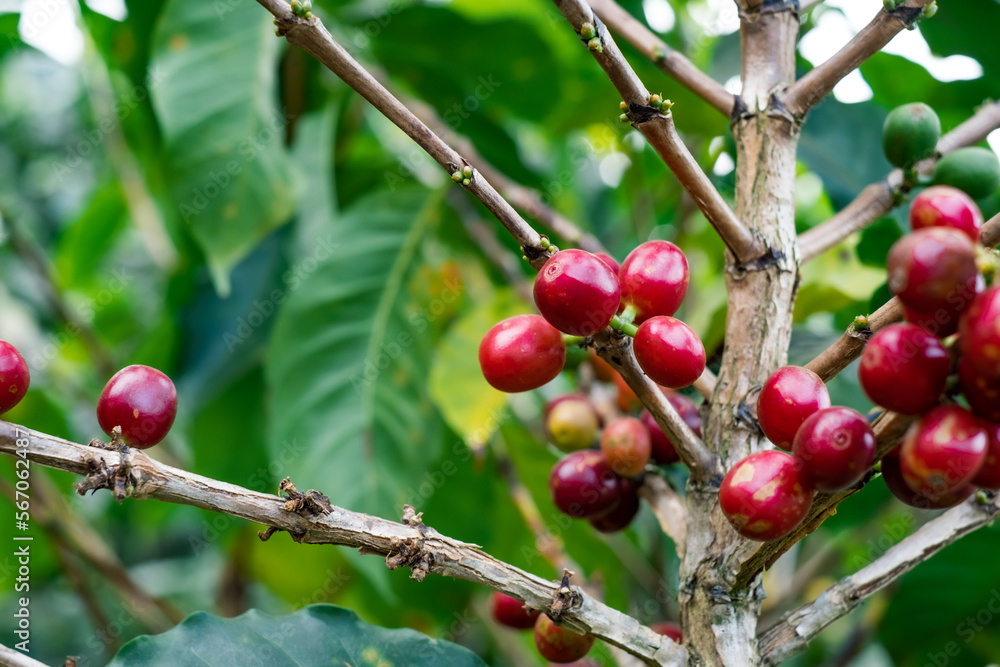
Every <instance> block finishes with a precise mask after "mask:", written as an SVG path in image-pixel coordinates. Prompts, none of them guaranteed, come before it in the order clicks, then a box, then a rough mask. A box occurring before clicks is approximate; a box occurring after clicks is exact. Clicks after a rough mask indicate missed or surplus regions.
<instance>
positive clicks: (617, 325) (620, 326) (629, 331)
mask: <svg viewBox="0 0 1000 667" xmlns="http://www.w3.org/2000/svg"><path fill="white" fill-rule="evenodd" d="M624 314H625V313H622V315H615V316H614V317H612V318H611V328H612V329H614V330H616V331H621V332H622V333H623V334H625V335H626V336H631V337H632V338H635V334H636V332H637V331H639V327H637V326H635V325H634V324H632V323H631V322H626V321H625V318H624V317H623V315H624Z"/></svg>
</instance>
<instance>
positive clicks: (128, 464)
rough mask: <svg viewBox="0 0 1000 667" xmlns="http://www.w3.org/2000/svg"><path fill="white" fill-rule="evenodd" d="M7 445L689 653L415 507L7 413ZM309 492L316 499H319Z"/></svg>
mask: <svg viewBox="0 0 1000 667" xmlns="http://www.w3.org/2000/svg"><path fill="white" fill-rule="evenodd" d="M0 453H3V454H6V455H8V456H16V457H19V458H20V457H23V458H26V459H28V460H30V461H31V462H32V463H35V464H38V465H43V466H46V467H49V468H55V469H57V470H65V471H68V472H72V473H75V474H78V475H86V476H87V478H86V480H85V481H84V482H81V483H79V484H78V485H77V488H78V489H79V490H80V491H81V492H83V491H86V490H88V489H99V488H107V487H112V486H113V487H115V491H116V492H118V491H120V492H121V493H122V494H125V495H127V496H129V497H132V498H140V499H141V498H155V499H158V500H163V501H166V502H171V503H178V504H182V505H191V506H193V507H200V508H202V509H206V510H210V511H212V512H218V513H221V514H228V515H230V516H235V517H239V518H241V519H246V520H247V521H252V522H254V523H259V524H263V525H265V526H269V527H270V528H269V529H268V530H267V531H265V533H264V534H263V535H262V537H263V538H266V537H268V536H270V535H271V534H272V533H273V532H275V531H276V530H281V531H287V532H288V533H290V534H291V535H292V538H293V539H295V540H296V541H297V542H300V543H304V544H336V545H341V546H346V547H351V548H355V549H358V550H359V551H361V552H362V553H365V554H377V555H380V556H384V557H385V558H386V564H387V566H389V567H390V568H393V569H395V568H398V567H409V568H410V569H411V571H412V573H413V574H412V576H413V578H415V579H417V580H421V579H423V577H424V576H426V575H427V574H440V575H444V576H448V577H454V578H457V579H464V580H466V581H472V582H475V583H478V584H482V585H485V586H489V587H490V588H494V589H496V590H499V591H502V592H504V593H506V594H507V595H511V596H513V597H516V598H518V599H520V600H523V601H524V602H525V604H526V605H527V606H529V607H531V608H534V609H540V610H542V611H545V612H546V613H549V614H551V615H553V616H554V617H558V618H559V621H560V623H562V624H563V625H565V626H567V627H570V628H573V629H574V630H577V631H578V632H587V633H590V634H592V635H594V636H595V637H598V638H600V639H603V640H604V641H606V642H608V643H609V644H612V645H614V646H617V647H619V648H621V649H623V650H625V651H627V652H628V653H630V654H632V655H635V656H636V657H638V658H640V659H641V660H642V661H643V662H644V663H646V664H648V665H667V666H677V667H680V666H681V665H685V664H686V662H687V654H686V651H685V650H684V649H683V648H682V647H680V646H678V645H677V644H675V643H674V642H672V641H671V640H669V639H666V638H664V637H662V636H660V635H658V634H656V633H655V632H653V631H652V630H651V629H649V628H648V627H645V626H643V625H641V624H640V623H639V622H638V621H636V620H635V619H634V618H632V617H630V616H628V615H627V614H623V613H621V612H620V611H617V610H615V609H612V608H611V607H608V606H607V605H604V604H603V603H601V602H599V601H597V600H595V599H594V598H593V597H591V596H589V595H586V594H585V593H583V592H582V591H581V590H580V589H579V588H577V587H572V588H571V589H569V590H564V589H563V588H562V586H561V584H560V583H559V582H551V581H546V580H544V579H542V578H541V577H537V576H535V575H533V574H529V573H527V572H525V571H523V570H521V569H519V568H516V567H514V566H513V565H508V564H507V563H504V562H502V561H499V560H497V559H496V558H493V557H492V556H490V555H489V554H486V553H484V552H483V551H482V550H480V549H479V547H477V546H476V545H474V544H467V543H465V542H460V541H458V540H455V539H453V538H450V537H447V536H445V535H442V534H440V533H438V532H437V531H436V530H434V529H432V528H429V527H428V526H426V525H424V524H423V523H422V520H421V518H420V515H419V514H415V513H414V511H413V509H412V508H407V510H406V511H404V522H403V523H396V522H394V521H387V520H385V519H380V518H377V517H373V516H369V515H367V514H360V513H357V512H351V511H349V510H346V509H342V508H340V507H335V506H331V505H329V502H328V501H326V499H325V497H324V496H322V494H317V493H315V492H310V493H308V494H306V495H305V498H306V502H305V503H304V504H302V503H299V504H293V503H292V501H286V500H285V499H283V498H279V497H277V496H272V495H269V494H266V493H260V492H257V491H251V490H250V489H245V488H243V487H240V486H236V485H234V484H228V483H226V482H220V481H217V480H214V479H210V478H208V477H202V476H201V475H195V474H193V473H190V472H186V471H184V470H180V469H178V468H173V467H171V466H168V465H164V464H162V463H159V462H158V461H156V460H154V459H151V458H149V457H148V456H146V454H144V453H143V452H141V451H139V450H135V449H126V450H124V451H123V452H118V451H115V450H109V449H102V448H99V447H90V446H84V445H79V444H76V443H72V442H69V441H66V440H62V439H60V438H56V437H54V436H51V435H47V434H45V433H39V432H36V431H32V430H30V429H26V428H23V427H21V426H17V425H15V424H11V423H8V422H3V421H0ZM293 489H294V487H293ZM286 492H288V491H286ZM290 495H291V494H290ZM297 496H302V494H297ZM310 498H312V499H314V500H313V502H312V503H310V502H309V499H310ZM324 501H325V502H324ZM317 508H318V509H317Z"/></svg>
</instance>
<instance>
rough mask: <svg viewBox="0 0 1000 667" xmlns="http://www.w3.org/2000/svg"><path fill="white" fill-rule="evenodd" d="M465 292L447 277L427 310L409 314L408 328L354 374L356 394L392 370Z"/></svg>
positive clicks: (384, 344) (352, 380) (380, 349)
mask: <svg viewBox="0 0 1000 667" xmlns="http://www.w3.org/2000/svg"><path fill="white" fill-rule="evenodd" d="M462 290H463V286H462V284H461V283H459V282H456V281H454V280H451V279H450V278H445V279H444V289H443V290H442V291H441V293H440V294H439V295H438V296H437V297H435V298H434V299H432V300H431V302H430V303H429V304H427V306H426V307H425V308H421V309H420V310H419V311H417V312H416V313H413V314H412V315H410V318H409V320H408V325H409V327H408V328H407V329H403V330H402V331H400V332H399V333H397V334H396V336H395V337H394V338H391V339H389V340H384V341H382V343H381V344H379V347H378V354H376V355H375V358H374V359H371V358H366V359H365V363H364V368H363V369H362V370H361V372H354V373H352V374H351V378H350V379H351V385H352V386H353V387H354V391H355V392H356V393H357V394H359V395H360V394H361V393H362V392H363V391H364V390H365V389H367V388H368V387H369V386H371V384H372V383H373V382H375V380H377V379H378V377H379V375H381V374H382V372H383V371H384V370H385V369H387V368H389V367H390V366H391V365H392V364H393V362H394V361H396V359H399V357H400V356H401V355H402V354H403V352H404V351H405V350H406V349H407V348H408V347H410V346H411V345H413V343H414V342H415V341H416V336H419V335H420V334H422V333H423V332H424V331H426V330H427V327H428V326H430V324H431V323H432V322H434V321H435V320H436V319H437V318H438V317H440V316H441V315H442V314H443V313H444V312H445V311H446V310H448V305H449V304H452V303H454V302H455V301H456V300H457V299H458V297H459V296H460V295H461V293H462Z"/></svg>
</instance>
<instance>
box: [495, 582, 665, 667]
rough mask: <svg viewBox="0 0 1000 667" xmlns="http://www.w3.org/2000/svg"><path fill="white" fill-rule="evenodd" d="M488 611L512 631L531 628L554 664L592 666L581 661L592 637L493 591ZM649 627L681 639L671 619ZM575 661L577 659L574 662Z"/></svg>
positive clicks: (541, 651)
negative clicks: (565, 626) (557, 622)
mask: <svg viewBox="0 0 1000 667" xmlns="http://www.w3.org/2000/svg"><path fill="white" fill-rule="evenodd" d="M490 611H491V613H492V615H493V620H495V621H496V622H497V623H499V624H500V625H503V626H505V627H508V628H512V629H514V630H529V629H532V628H533V629H534V631H535V646H536V647H537V648H538V652H539V654H541V656H542V657H543V658H545V659H546V660H549V661H550V662H553V663H556V664H573V665H577V667H592V666H596V664H597V663H595V662H593V661H591V660H584V659H583V658H584V656H585V655H587V653H589V652H590V649H591V648H592V647H593V645H594V637H593V636H591V635H589V634H582V633H579V632H575V631H573V630H570V629H569V628H564V627H562V626H559V625H556V624H555V623H554V622H553V621H552V619H551V618H549V617H548V616H547V615H545V614H543V613H541V612H539V611H538V610H535V609H526V608H525V607H524V605H523V604H522V603H521V601H520V600H518V599H517V598H512V597H510V596H509V595H504V594H503V593H499V592H494V593H493V595H492V597H491V598H490ZM650 628H651V629H652V630H653V631H654V632H657V633H659V634H661V635H663V636H665V637H669V638H670V639H672V640H674V641H675V642H677V643H680V642H681V639H682V636H681V626H679V625H677V624H676V623H673V622H662V623H654V624H653V625H652V626H650ZM578 661H579V662H578Z"/></svg>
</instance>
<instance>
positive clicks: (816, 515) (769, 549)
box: [733, 412, 914, 590]
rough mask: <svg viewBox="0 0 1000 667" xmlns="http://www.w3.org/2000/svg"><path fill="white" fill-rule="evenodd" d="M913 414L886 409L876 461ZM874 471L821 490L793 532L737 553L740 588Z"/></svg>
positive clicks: (880, 423) (878, 430)
mask: <svg viewBox="0 0 1000 667" xmlns="http://www.w3.org/2000/svg"><path fill="white" fill-rule="evenodd" d="M913 419H914V418H913V417H906V416H903V415H900V414H897V413H895V412H886V413H884V414H883V415H882V416H880V417H879V418H878V419H877V420H876V421H875V423H874V425H873V430H874V431H875V442H876V449H875V462H878V461H881V460H882V457H883V456H885V455H886V454H887V453H889V452H890V451H892V449H893V448H894V447H896V445H898V444H899V441H900V440H901V439H902V438H903V434H905V433H906V429H907V428H909V426H910V424H912V423H913ZM872 476H873V474H872V473H869V474H868V475H866V476H865V478H864V479H862V480H861V481H860V482H858V483H857V484H855V485H854V486H852V487H850V488H848V489H845V490H843V491H837V492H836V493H819V494H816V498H815V499H814V500H813V504H812V506H811V507H810V508H809V513H808V514H806V518H805V519H804V520H803V521H802V523H801V524H800V525H799V527H798V528H796V529H795V530H794V531H793V532H792V533H791V534H790V535H788V536H786V537H783V538H781V539H779V540H773V541H771V542H763V543H761V542H748V543H746V544H745V545H744V547H743V548H742V549H740V550H739V551H738V552H737V553H736V554H735V555H734V556H733V560H734V561H735V562H737V563H741V564H740V565H739V574H738V575H737V577H736V579H737V589H738V590H739V589H740V587H744V586H747V585H749V584H750V582H752V581H753V580H754V579H755V578H756V576H757V575H758V574H760V572H762V571H763V570H766V569H767V568H769V567H771V565H772V564H773V563H774V562H775V561H776V560H778V558H780V557H781V556H782V554H784V553H785V552H786V551H788V550H789V549H790V548H791V547H792V545H794V544H796V543H798V542H799V541H800V540H802V539H803V538H805V537H806V536H807V535H809V534H810V533H812V532H813V531H814V530H816V529H817V528H819V527H820V525H822V523H823V522H824V521H826V520H827V519H828V518H829V517H831V516H833V515H834V514H836V513H837V507H838V506H839V505H840V503H842V502H843V501H844V500H846V499H847V498H849V497H851V496H852V495H854V494H855V493H857V492H858V491H860V490H861V489H863V488H864V487H865V485H866V484H867V483H868V482H869V481H870V480H871V478H872Z"/></svg>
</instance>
